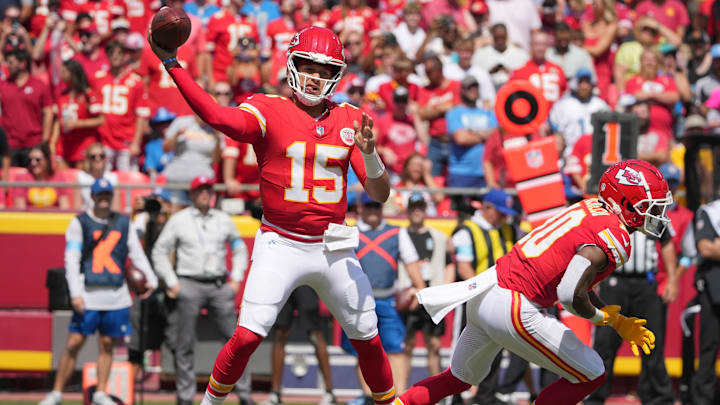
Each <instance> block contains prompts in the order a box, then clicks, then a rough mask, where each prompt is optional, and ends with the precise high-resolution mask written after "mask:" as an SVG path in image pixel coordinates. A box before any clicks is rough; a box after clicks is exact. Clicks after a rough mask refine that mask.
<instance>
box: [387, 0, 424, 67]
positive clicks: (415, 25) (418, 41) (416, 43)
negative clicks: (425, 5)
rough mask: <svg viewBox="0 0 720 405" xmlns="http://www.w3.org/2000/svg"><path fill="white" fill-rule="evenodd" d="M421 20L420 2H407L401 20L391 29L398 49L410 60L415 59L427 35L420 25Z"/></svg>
mask: <svg viewBox="0 0 720 405" xmlns="http://www.w3.org/2000/svg"><path fill="white" fill-rule="evenodd" d="M421 21H422V6H420V3H418V2H416V1H412V2H407V3H405V7H403V14H402V21H400V23H399V24H397V26H396V27H395V28H393V30H392V34H393V35H394V36H395V38H396V39H397V41H398V44H400V49H402V50H403V52H405V56H407V57H408V58H409V59H410V60H415V57H416V56H417V51H418V50H419V49H420V46H421V45H422V44H423V42H425V37H426V36H427V35H426V34H425V30H424V29H423V28H422V27H421V26H420V22H421Z"/></svg>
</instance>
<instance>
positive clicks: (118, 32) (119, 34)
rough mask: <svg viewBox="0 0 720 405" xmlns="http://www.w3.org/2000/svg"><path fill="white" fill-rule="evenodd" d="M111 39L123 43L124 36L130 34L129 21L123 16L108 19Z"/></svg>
mask: <svg viewBox="0 0 720 405" xmlns="http://www.w3.org/2000/svg"><path fill="white" fill-rule="evenodd" d="M110 31H112V34H111V36H110V40H111V41H118V42H120V43H125V38H127V36H128V34H130V22H129V21H128V20H127V19H126V18H125V17H118V18H115V19H113V20H112V21H110Z"/></svg>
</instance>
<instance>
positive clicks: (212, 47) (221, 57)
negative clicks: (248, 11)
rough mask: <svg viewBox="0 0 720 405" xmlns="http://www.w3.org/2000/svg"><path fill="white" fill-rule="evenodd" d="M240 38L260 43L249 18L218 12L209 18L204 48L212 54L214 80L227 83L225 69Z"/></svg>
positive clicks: (255, 28) (251, 19) (253, 23)
mask: <svg viewBox="0 0 720 405" xmlns="http://www.w3.org/2000/svg"><path fill="white" fill-rule="evenodd" d="M242 38H252V39H254V40H255V43H260V37H259V36H258V29H257V25H256V23H255V20H254V19H253V18H251V17H244V16H240V15H233V14H230V13H229V12H228V11H227V10H220V11H218V12H217V13H215V14H213V16H212V17H210V21H209V22H208V25H207V32H206V34H205V42H206V47H207V50H208V51H209V52H212V59H213V62H212V65H213V76H214V77H215V80H218V81H227V68H228V67H229V66H230V64H231V63H232V59H233V51H234V49H235V47H236V46H237V45H238V41H240V40H241V39H242Z"/></svg>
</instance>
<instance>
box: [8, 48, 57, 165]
mask: <svg viewBox="0 0 720 405" xmlns="http://www.w3.org/2000/svg"><path fill="white" fill-rule="evenodd" d="M5 60H6V62H7V68H8V77H7V79H6V80H0V94H2V97H0V127H2V128H3V129H5V133H6V135H7V139H8V144H9V145H10V150H11V152H10V153H11V158H12V165H13V166H23V167H27V166H28V164H29V160H28V159H29V157H28V155H29V153H30V149H31V148H33V147H36V146H38V145H40V144H41V143H42V142H48V141H49V140H50V134H51V132H52V124H53V111H52V96H51V94H50V89H49V88H48V86H47V84H45V83H44V82H43V81H41V80H40V79H39V78H38V77H36V76H35V75H32V74H30V67H31V66H30V64H31V61H30V54H28V53H27V51H24V50H13V51H10V52H8V53H5ZM48 164H49V162H48Z"/></svg>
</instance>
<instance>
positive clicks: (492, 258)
mask: <svg viewBox="0 0 720 405" xmlns="http://www.w3.org/2000/svg"><path fill="white" fill-rule="evenodd" d="M476 203H477V201H472V202H471V206H472V207H473V208H475V207H477V205H476ZM513 204H514V202H513V198H512V197H511V196H509V195H508V194H507V193H506V192H504V191H502V190H500V189H491V190H490V191H489V192H488V193H487V194H485V196H484V197H483V198H482V205H481V206H480V207H479V208H478V209H476V210H475V213H474V214H473V216H472V217H471V218H469V219H466V220H464V221H462V223H461V224H460V225H459V226H458V227H457V228H456V229H455V230H454V231H453V234H452V239H451V240H452V246H453V247H454V249H455V263H456V272H457V275H456V277H457V279H459V280H467V279H469V278H472V277H474V276H475V275H477V274H480V273H482V272H484V271H486V270H488V269H490V268H492V267H493V266H494V265H495V263H496V262H497V260H498V259H499V258H501V257H502V256H504V255H505V254H507V253H508V252H509V251H510V249H512V246H513V244H514V243H515V242H516V241H517V240H518V239H519V234H518V230H517V229H516V227H515V226H514V225H511V224H510V223H509V222H508V219H510V218H515V217H517V215H518V212H517V211H516V210H515V209H514V208H513ZM464 312H465V311H464V307H460V308H459V309H456V315H455V322H456V326H454V327H453V331H458V332H459V331H461V330H462V329H463V328H462V326H464V324H465V322H466V320H465V313H464ZM456 334H457V333H454V335H456ZM457 337H458V336H453V338H454V339H453V341H455V339H457ZM501 357H502V353H499V354H498V357H497V358H496V360H495V362H494V363H493V367H492V369H491V371H490V373H489V374H488V377H486V378H485V380H483V382H481V383H480V385H479V387H478V392H477V394H476V396H475V398H474V399H473V403H476V404H486V403H494V402H495V395H494V394H495V392H496V391H497V389H498V372H499V370H500V361H499V359H500V358H501Z"/></svg>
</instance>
